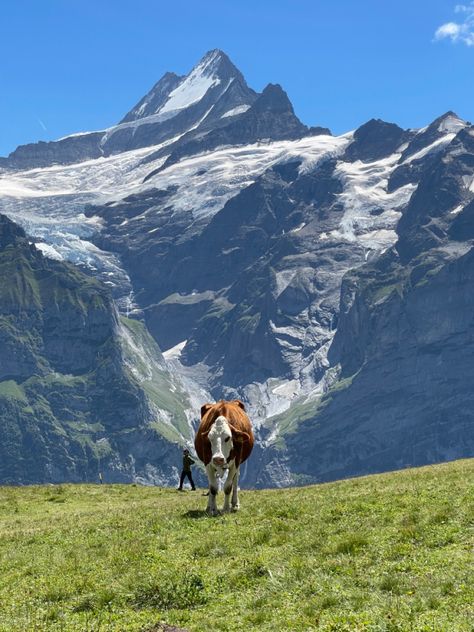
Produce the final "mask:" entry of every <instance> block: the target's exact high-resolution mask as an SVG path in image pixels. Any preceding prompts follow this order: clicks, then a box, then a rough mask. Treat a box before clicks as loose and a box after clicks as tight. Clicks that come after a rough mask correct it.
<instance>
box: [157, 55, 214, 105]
mask: <svg viewBox="0 0 474 632" xmlns="http://www.w3.org/2000/svg"><path fill="white" fill-rule="evenodd" d="M213 61H214V60H213V59H211V58H208V59H205V60H203V61H202V62H201V63H200V64H198V65H197V66H196V67H195V68H193V70H192V71H191V72H190V73H189V75H187V77H185V79H183V81H182V82H181V83H180V84H179V85H178V86H177V87H176V88H175V89H174V90H172V91H171V92H170V95H169V97H168V100H167V101H166V103H165V104H164V105H163V106H162V107H161V108H160V109H159V113H161V114H163V113H165V112H173V111H175V110H182V109H184V108H187V107H189V106H190V105H192V104H193V103H196V102H197V101H200V100H201V99H202V98H203V97H204V95H205V94H206V92H207V91H208V90H209V89H210V88H213V87H215V86H218V85H219V84H220V79H219V77H217V76H215V74H214V66H213Z"/></svg>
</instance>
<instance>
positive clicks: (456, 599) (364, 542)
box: [0, 460, 474, 632]
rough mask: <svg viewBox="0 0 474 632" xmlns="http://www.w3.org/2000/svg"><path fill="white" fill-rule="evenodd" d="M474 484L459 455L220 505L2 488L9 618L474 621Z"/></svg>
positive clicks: (472, 465) (427, 624)
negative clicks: (227, 510)
mask: <svg viewBox="0 0 474 632" xmlns="http://www.w3.org/2000/svg"><path fill="white" fill-rule="evenodd" d="M473 483H474V460H470V461H458V462H454V463H449V464H445V465H441V466H433V467H427V468H422V469H417V470H405V471H402V472H397V473H393V474H385V475H380V476H372V477H367V478H361V479H353V480H349V481H342V482H338V483H331V484H326V485H321V486H314V487H305V488H297V489H288V490H272V491H244V492H242V493H241V501H242V504H243V509H242V510H241V512H240V513H238V514H232V515H226V516H222V517H219V518H208V517H207V516H205V514H204V512H203V511H202V510H203V508H204V507H205V501H206V499H205V498H203V497H202V496H201V494H200V493H199V492H197V493H195V494H194V493H191V492H189V493H186V494H179V493H178V492H176V491H175V490H172V489H158V488H146V487H135V486H123V485H113V486H108V485H104V486H92V485H77V486H70V485H67V486H54V487H39V486H38V487H27V488H5V487H4V488H0V570H1V573H0V630H2V631H8V632H20V631H21V632H25V631H27V630H37V631H42V630H48V631H49V630H51V631H56V630H58V631H59V630H61V631H74V632H78V631H86V630H87V631H91V632H92V631H98V630H100V631H109V630H110V631H112V630H114V631H120V632H125V631H132V630H133V631H145V630H151V629H153V627H154V626H155V625H157V624H158V623H159V622H160V621H161V622H166V623H168V624H170V625H177V626H181V627H183V628H186V629H188V630H203V631H204V630H205V631H208V630H222V631H224V630H229V631H230V630H233V631H234V630H272V631H273V632H279V631H284V630H294V631H297V630H305V631H306V630H322V631H325V630H334V631H344V630H348V631H353V630H354V631H371V632H376V631H377V632H396V631H410V632H416V631H426V632H436V631H446V632H455V631H464V630H465V631H466V632H467V631H469V632H472V630H473V629H474V606H473V604H474V563H473V515H474V495H473V487H474V485H473ZM221 500H222V499H221Z"/></svg>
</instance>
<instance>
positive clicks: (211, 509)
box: [206, 463, 219, 516]
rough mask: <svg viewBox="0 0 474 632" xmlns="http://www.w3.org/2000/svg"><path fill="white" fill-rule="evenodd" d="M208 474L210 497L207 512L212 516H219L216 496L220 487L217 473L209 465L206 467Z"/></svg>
mask: <svg viewBox="0 0 474 632" xmlns="http://www.w3.org/2000/svg"><path fill="white" fill-rule="evenodd" d="M206 472H207V479H208V481H209V496H208V498H207V508H206V511H207V513H208V514H209V515H210V516H217V502H216V496H217V492H218V490H219V485H218V483H217V477H216V471H215V469H214V468H213V467H212V465H211V464H210V463H209V465H206Z"/></svg>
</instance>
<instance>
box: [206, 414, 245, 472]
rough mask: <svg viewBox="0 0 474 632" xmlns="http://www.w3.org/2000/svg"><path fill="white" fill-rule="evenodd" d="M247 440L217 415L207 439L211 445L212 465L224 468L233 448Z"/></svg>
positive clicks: (243, 433) (243, 434) (241, 433)
mask: <svg viewBox="0 0 474 632" xmlns="http://www.w3.org/2000/svg"><path fill="white" fill-rule="evenodd" d="M245 437H247V438H248V435H247V433H245V432H241V431H239V430H236V429H235V428H233V427H232V426H231V425H230V424H229V422H228V421H227V419H226V418H225V417H224V416H223V415H219V417H217V419H216V420H215V421H214V423H213V424H212V426H211V429H210V430H209V432H208V434H207V438H208V439H209V441H210V444H211V452H212V458H211V461H212V464H213V465H214V466H215V467H218V468H223V467H225V465H226V463H227V461H228V459H229V456H230V453H231V451H232V449H233V448H234V446H236V447H238V444H239V443H242V441H243V440H244V439H245Z"/></svg>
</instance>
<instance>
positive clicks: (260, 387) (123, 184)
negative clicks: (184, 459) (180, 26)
mask: <svg viewBox="0 0 474 632" xmlns="http://www.w3.org/2000/svg"><path fill="white" fill-rule="evenodd" d="M99 134H102V136H101V137H100V140H99V144H100V147H101V152H102V153H101V154H100V157H98V156H95V155H88V154H87V151H88V150H86V149H81V148H86V146H87V143H89V140H90V141H91V142H92V139H89V140H87V138H83V136H82V135H80V136H77V137H74V136H73V137H69V140H67V139H64V141H59V145H58V146H57V147H56V146H54V147H53V146H51V147H50V148H49V149H48V151H47V152H45V151H43V150H44V148H42V147H41V146H38V147H35V146H33V147H31V148H23V149H20V150H19V153H17V154H15V152H13V154H12V155H11V156H10V157H9V158H7V159H4V160H3V162H2V163H1V164H0V205H1V210H2V211H3V212H4V213H6V214H7V215H8V216H9V217H10V219H13V220H14V221H16V222H18V223H20V224H21V225H22V226H23V227H24V229H25V230H26V231H27V233H28V235H29V237H30V239H31V240H33V241H34V242H35V244H36V247H37V248H38V249H40V250H41V251H42V252H43V253H44V254H45V255H46V256H47V257H50V258H53V259H57V260H67V261H71V262H73V263H74V264H76V265H79V266H80V267H82V268H83V269H84V270H86V271H87V274H88V275H91V274H92V275H93V276H94V277H96V278H97V279H98V280H99V282H100V283H102V284H105V285H106V286H108V288H109V290H110V291H111V293H112V296H113V297H114V298H115V302H116V305H117V306H118V308H119V310H120V311H121V312H122V314H123V315H124V316H132V317H133V318H134V320H132V321H129V320H126V321H124V322H127V323H128V324H127V329H126V331H125V330H124V328H123V327H120V328H119V330H118V331H119V338H120V339H121V340H125V341H127V340H128V349H129V350H130V349H131V348H132V347H133V346H134V344H135V343H132V344H130V340H129V334H130V332H131V331H133V328H134V327H139V328H140V332H139V335H138V337H139V338H140V340H141V343H140V344H142V345H143V344H144V345H145V346H150V345H152V346H153V345H155V344H156V343H155V342H153V343H151V338H146V336H149V334H148V333H147V332H146V330H148V331H149V332H150V333H151V334H152V336H153V338H154V340H155V341H156V342H157V343H158V345H159V346H160V347H161V349H162V350H163V351H164V353H163V356H161V353H160V351H159V350H158V349H156V350H155V351H154V352H153V354H152V356H153V358H150V356H149V355H148V357H147V360H146V362H140V361H139V360H138V357H139V356H140V352H138V354H137V352H136V351H135V353H131V355H130V354H128V355H127V353H126V354H125V356H126V357H125V356H124V357H123V358H122V362H123V364H125V365H126V366H127V367H128V370H130V371H132V375H133V371H135V378H136V379H138V381H139V382H140V383H141V392H142V394H143V397H144V398H145V401H146V402H148V404H147V405H148V412H147V413H146V414H145V415H144V417H143V418H142V420H141V421H140V423H141V424H143V423H144V424H145V425H146V424H150V423H153V420H154V419H156V418H158V419H161V421H159V422H158V426H157V427H156V428H155V429H157V432H158V435H159V436H160V437H162V438H163V440H164V441H171V442H178V443H181V444H183V443H185V442H188V441H191V440H192V434H193V423H196V411H197V410H199V402H200V400H202V399H218V398H221V397H225V398H227V397H240V398H241V399H243V400H244V401H245V402H246V403H247V405H248V407H249V410H250V413H251V416H252V418H253V420H254V424H255V426H256V431H257V437H258V445H257V448H256V450H255V454H254V457H253V459H252V462H249V465H248V467H247V468H246V470H245V471H244V473H243V479H242V480H243V483H244V484H252V485H284V484H291V483H298V482H302V481H307V480H318V479H321V478H323V479H331V478H336V477H341V476H345V475H348V474H351V475H352V474H357V473H366V472H368V471H375V470H380V469H384V459H385V463H386V468H387V469H388V468H393V467H400V466H403V465H404V464H408V463H410V464H415V463H424V462H433V461H436V460H443V459H446V458H451V457H455V456H456V455H459V456H466V455H468V453H469V451H470V450H472V441H471V439H470V437H471V436H472V426H470V419H471V417H470V415H469V414H468V413H466V415H464V416H463V414H462V413H461V412H460V409H459V410H458V409H457V408H456V406H458V405H459V406H460V407H461V408H462V409H463V410H464V409H466V410H467V409H468V407H469V405H470V404H469V397H468V395H467V390H468V388H467V386H466V384H467V382H466V379H467V380H468V379H469V378H467V376H468V375H469V372H468V371H467V369H466V367H465V366H464V364H463V367H464V368H463V369H462V371H461V370H460V371H459V372H456V370H455V369H454V365H453V360H452V359H450V360H449V362H448V365H449V368H450V371H451V374H450V376H449V379H448V378H447V377H446V376H445V377H446V384H448V383H449V384H450V387H449V388H450V389H451V391H452V390H453V388H454V391H455V392H456V393H457V395H456V396H455V397H454V401H455V402H457V403H455V405H454V408H453V409H452V414H453V415H457V416H458V417H459V423H458V422H457V421H456V422H454V423H453V424H452V425H451V428H450V430H449V432H448V430H447V426H446V423H445V422H444V421H441V418H440V416H439V415H438V412H439V410H440V407H441V401H440V397H441V394H442V393H444V386H443V384H442V382H443V375H444V374H443V372H439V371H438V368H437V366H438V364H439V362H440V357H441V355H442V353H443V348H444V347H443V345H445V348H446V349H448V348H449V347H450V345H451V343H450V339H451V337H452V335H454V334H453V332H452V331H451V329H450V327H451V326H453V327H454V328H455V330H456V332H457V333H456V335H460V336H461V338H460V340H462V345H463V349H464V350H465V352H466V353H468V350H469V349H470V348H471V347H470V344H471V339H470V333H469V331H470V330H469V327H470V325H469V322H470V321H469V317H468V314H469V313H470V311H469V310H470V302H469V299H468V296H467V295H466V293H465V292H466V287H469V283H470V276H469V275H470V272H469V261H470V254H469V253H470V249H471V247H472V243H471V240H472V238H473V235H472V234H471V232H472V231H471V226H470V224H471V220H470V217H471V215H472V213H471V210H472V208H471V207H472V197H473V195H474V194H473V189H472V187H473V184H472V182H473V179H474V178H473V174H472V162H473V160H474V158H473V156H474V152H473V147H472V134H473V128H472V126H471V125H470V124H469V123H467V122H465V121H462V120H461V119H459V117H457V116H456V115H455V114H454V113H453V112H447V113H446V114H445V115H443V116H441V117H439V118H438V119H436V120H435V121H434V122H433V123H432V124H430V125H429V126H428V127H426V128H424V129H422V130H403V129H401V128H400V127H398V126H397V125H395V124H392V123H386V122H384V121H380V120H371V121H369V122H368V123H366V124H365V125H363V126H361V127H360V128H359V129H358V130H356V131H355V132H351V133H348V134H345V135H342V136H338V137H335V136H332V135H331V134H330V132H329V130H326V129H324V128H308V127H306V126H305V125H303V124H302V123H301V122H300V121H299V120H298V119H297V118H296V116H295V115H294V112H293V108H292V106H291V103H290V101H289V99H288V97H287V95H286V94H285V93H284V91H283V90H282V88H281V87H280V86H274V85H269V86H267V88H266V89H265V90H264V91H263V92H262V94H260V95H258V94H256V93H255V92H254V91H253V90H251V89H250V88H249V87H248V86H247V84H246V83H245V80H244V78H243V76H242V75H241V73H240V72H239V71H238V70H237V69H236V68H235V66H233V64H232V63H231V62H230V60H229V59H228V58H227V56H226V55H225V54H223V53H222V52H221V51H210V52H209V53H208V54H206V55H205V56H204V57H203V59H202V60H201V61H200V62H199V63H198V64H197V65H196V66H195V67H194V69H193V70H192V71H191V72H190V73H189V74H188V75H186V76H185V77H179V76H177V75H174V74H172V73H167V74H166V75H165V76H164V77H163V78H162V79H161V80H160V81H159V82H158V83H157V84H156V85H155V86H154V87H153V89H152V90H151V91H150V92H149V93H148V94H147V95H146V96H145V97H144V98H143V99H142V100H140V101H139V102H138V103H137V105H136V106H135V107H134V108H132V110H131V111H130V112H129V113H128V114H127V115H125V117H124V118H123V119H122V121H121V122H120V124H119V125H118V126H116V127H115V128H111V130H107V132H104V133H102V132H100V133H99ZM73 139H76V140H73ZM66 141H67V143H70V147H73V146H74V147H76V149H74V150H72V149H71V151H70V152H69V149H68V150H67V152H69V153H68V155H67V156H66V155H65V154H64V155H63V154H62V153H61V152H62V151H63V149H61V147H66V145H61V143H63V142H66ZM76 142H77V146H76V145H75V143H76ZM93 142H94V143H95V142H96V140H94V141H93ZM67 143H66V144H67ZM51 145H54V144H51ZM48 152H49V153H48ZM58 152H59V153H58ZM67 152H66V153H67ZM81 152H82V153H81ZM22 161H23V162H22ZM71 161H74V162H71ZM441 270H443V274H441V275H440V276H438V272H441ZM443 275H444V276H443ZM442 279H444V280H442ZM438 283H441V285H439V284H438ZM450 292H451V293H452V296H451V294H450ZM437 293H440V296H441V295H442V296H444V299H443V300H442V301H441V303H443V301H444V302H445V303H446V305H444V303H443V305H441V304H438V302H437V301H438V300H440V299H439V297H438V298H437ZM422 296H423V297H424V298H423V299H422V298H421V297H422ZM427 296H429V297H431V298H426V297H427ZM397 297H398V298H397ZM425 300H426V301H428V303H427V305H430V306H431V307H432V308H433V309H435V307H436V309H439V310H440V312H443V313H444V317H443V318H444V319H445V321H446V323H447V324H445V326H444V327H440V328H437V325H436V323H438V325H439V322H438V321H437V320H436V319H434V321H433V325H428V324H427V330H426V335H428V329H429V328H430V327H431V326H432V327H433V335H435V334H436V336H438V338H437V342H436V344H435V345H434V347H433V348H434V349H435V351H430V353H425V351H424V349H425V347H424V343H423V340H422V339H423V336H422V330H423V324H422V323H423V310H422V309H421V308H420V303H419V301H425ZM451 300H452V302H453V304H455V305H456V310H457V311H459V312H460V316H459V318H458V317H457V316H456V315H455V314H454V312H451V311H450V307H449V304H450V301H451ZM397 301H398V303H397ZM420 309H421V311H417V310H420ZM443 310H444V311H443ZM408 314H410V316H407V315H408ZM414 314H417V315H418V317H419V320H420V323H421V325H420V324H414V323H413V322H412V319H413V318H414ZM406 318H408V321H409V326H408V325H406V326H405V325H404V326H403V327H404V328H403V327H402V330H400V327H401V324H400V323H401V322H404V321H403V319H406ZM130 323H132V324H130ZM133 323H136V324H135V325H134V324H133ZM455 323H458V324H457V325H456V324H455ZM130 328H132V329H130ZM145 328H146V329H145ZM420 328H421V329H420ZM400 331H403V333H404V335H403V336H401V337H400ZM453 331H454V330H453ZM127 332H128V333H127ZM135 333H136V332H135ZM452 349H453V351H452V354H453V357H454V356H455V354H456V353H457V352H458V350H459V352H460V357H463V353H464V351H463V352H462V353H461V351H460V349H458V347H457V346H456V345H454V346H453V347H452ZM400 354H404V358H405V360H404V362H405V364H402V365H400V366H403V371H402V370H401V368H400V367H399V366H398V365H397V362H398V361H399V359H400ZM418 354H421V355H423V358H424V360H423V364H422V365H420V366H422V367H423V376H424V377H423V380H421V381H420V382H419V390H418V394H417V395H416V398H415V399H416V402H414V403H413V405H412V406H411V408H408V405H409V402H411V397H412V396H411V395H410V393H411V392H412V382H413V380H416V371H415V372H413V369H412V368H411V367H412V366H413V365H414V366H416V363H417V361H418V360H417V358H418ZM463 362H464V361H463ZM466 362H467V360H466ZM437 363H438V364H437ZM150 367H152V368H150ZM153 367H154V368H153ZM150 375H152V377H151V378H150ZM392 375H396V376H397V383H400V384H403V387H400V388H399V389H398V390H395V391H394V390H393V388H392V382H391V381H390V376H392ZM384 376H385V377H384ZM453 385H454V387H453ZM173 389H174V390H173ZM432 392H433V393H434V392H436V394H437V396H436V397H434V396H433V398H432V402H431V403H429V402H426V401H425V402H424V403H423V394H424V395H425V396H426V397H428V396H431V394H432ZM170 393H171V394H173V393H179V396H177V397H175V396H172V397H171V401H170V400H169V398H168V395H169V394H170ZM394 393H396V395H395V394H394ZM382 394H384V395H383V396H382ZM384 397H386V398H387V405H386V406H385V405H384V403H383V401H384ZM456 397H457V399H456ZM163 398H164V400H166V402H167V407H166V411H165V413H164V414H163V410H164V409H163V407H161V408H160V404H159V403H158V404H157V402H161V403H162V401H163ZM201 403H202V402H201ZM153 406H157V407H158V410H161V413H160V412H156V410H155V409H154V408H153ZM154 410H155V412H153V411H154ZM387 410H390V411H391V412H390V414H389V415H387V417H384V413H385V412H386V411H387ZM429 419H435V420H438V421H433V424H434V425H433V424H432V422H431V421H428V420H429ZM390 424H392V425H390ZM430 424H431V425H430ZM443 424H444V425H443ZM427 428H429V429H430V430H429V432H428V434H429V436H431V439H427V440H425V439H423V440H422V439H421V437H422V436H423V433H425V430H426V429H427ZM433 428H434V430H433ZM410 429H412V435H411V436H412V437H415V439H413V441H412V442H411V443H412V444H413V445H419V447H418V448H416V450H415V452H416V454H415V456H416V458H415V457H414V456H413V453H410V451H409V449H408V447H407V445H408V443H407V442H408V441H409V440H408V438H407V437H409V436H410V432H409V430H410ZM430 433H431V434H430ZM341 437H344V441H341ZM386 437H389V439H386ZM433 437H435V438H436V439H435V438H433ZM364 441H365V442H366V443H365V444H364ZM447 446H449V447H447ZM130 449H132V448H130ZM165 451H166V450H165ZM372 453H373V456H371V454H372ZM147 454H149V453H147ZM160 454H161V455H162V453H160ZM170 454H172V452H171V453H170ZM361 455H363V457H362V456H361ZM376 455H379V456H376ZM380 455H381V456H380ZM383 455H386V456H383ZM146 458H150V463H149V467H148V470H147V467H146V466H145V465H143V467H142V470H141V473H140V474H137V475H132V474H130V477H131V478H132V479H133V477H134V476H139V477H141V479H146V478H147V475H146V474H143V472H144V471H145V470H147V471H148V472H155V474H149V479H150V480H157V479H158V478H160V477H163V476H165V477H166V474H163V472H164V471H165V469H166V468H171V461H169V460H167V457H164V456H163V455H162V456H161V457H160V458H162V460H163V468H164V469H163V468H162V469H161V470H160V472H161V473H159V474H156V472H157V471H158V470H157V469H156V468H157V467H158V466H157V464H156V460H155V461H153V459H152V458H151V457H150V456H148V457H146ZM145 461H146V459H145ZM145 461H144V462H143V463H145ZM158 469H159V467H158ZM168 471H169V476H172V474H171V470H168ZM170 480H171V479H170Z"/></svg>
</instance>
